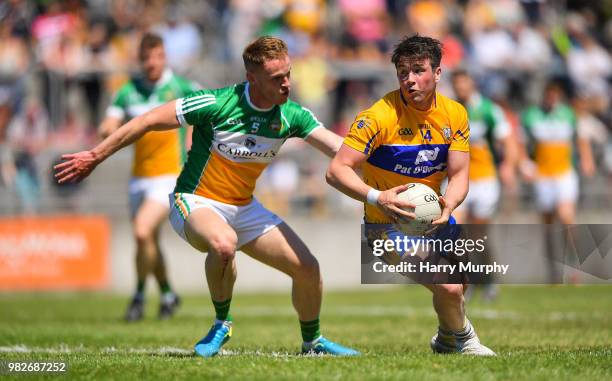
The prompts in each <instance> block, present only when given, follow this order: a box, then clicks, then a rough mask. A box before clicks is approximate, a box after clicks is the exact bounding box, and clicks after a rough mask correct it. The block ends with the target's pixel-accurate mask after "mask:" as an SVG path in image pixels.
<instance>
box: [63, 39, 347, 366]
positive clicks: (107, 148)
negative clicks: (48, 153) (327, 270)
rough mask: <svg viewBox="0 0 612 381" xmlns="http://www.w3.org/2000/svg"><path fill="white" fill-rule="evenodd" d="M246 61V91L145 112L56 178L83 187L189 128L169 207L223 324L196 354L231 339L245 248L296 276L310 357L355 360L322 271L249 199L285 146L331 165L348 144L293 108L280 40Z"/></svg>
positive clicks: (248, 53)
mask: <svg viewBox="0 0 612 381" xmlns="http://www.w3.org/2000/svg"><path fill="white" fill-rule="evenodd" d="M243 60H244V64H245V68H246V77H247V83H243V84H238V85H234V86H230V87H228V88H224V89H219V90H212V91H211V90H202V91H199V92H196V93H194V94H192V95H190V96H188V97H185V98H180V99H177V100H176V101H171V102H169V103H166V104H165V105H163V106H161V107H159V108H156V109H154V110H152V111H150V112H147V113H145V114H143V115H142V116H139V117H137V118H135V119H133V120H131V121H130V122H128V123H126V124H125V125H123V126H122V127H120V128H119V129H118V130H117V131H115V132H114V133H113V134H111V135H110V136H109V137H108V138H107V139H106V140H104V141H103V142H102V143H101V144H99V145H98V146H97V147H95V148H93V149H92V150H90V151H83V152H79V153H75V154H69V155H64V156H63V158H64V160H66V161H65V162H64V163H62V164H59V165H57V166H56V178H57V179H58V181H59V182H61V183H63V182H69V181H79V180H81V179H83V178H85V177H86V176H87V175H89V173H90V172H91V171H93V170H94V168H95V167H96V166H97V165H98V164H99V163H101V162H102V161H103V160H104V159H106V158H107V157H108V156H110V155H111V154H113V153H114V152H116V151H117V150H118V149H120V148H122V147H125V146H126V145H128V144H130V143H132V142H134V141H135V140H136V139H138V138H139V137H140V136H142V135H143V134H144V133H145V132H147V131H156V130H172V129H176V128H178V127H179V126H181V125H182V126H185V125H188V124H192V125H193V126H194V130H193V143H192V146H191V150H190V152H189V155H188V159H187V163H186V164H185V166H184V167H183V170H182V172H181V175H180V176H179V179H178V181H177V185H176V188H175V190H174V194H173V195H172V197H171V200H170V202H171V204H172V211H171V216H170V220H171V222H172V226H173V227H174V229H175V230H176V231H177V233H178V234H179V235H180V236H181V237H183V238H184V239H185V240H186V241H187V242H188V243H189V244H190V245H191V246H193V247H194V248H195V249H197V250H199V251H202V252H208V255H207V257H206V266H205V267H206V278H207V282H208V287H209V290H210V293H211V297H212V302H213V305H214V307H215V312H216V320H215V322H214V323H213V326H212V327H211V329H210V330H209V332H208V334H207V335H206V336H205V337H204V338H202V339H201V340H200V341H199V342H198V343H196V345H195V352H196V354H198V355H200V356H203V357H211V356H214V355H216V354H217V353H218V352H219V350H220V349H221V346H222V345H223V344H224V343H225V342H227V340H229V339H230V337H231V334H232V327H233V324H232V318H231V316H230V314H229V309H230V303H231V299H232V291H233V286H234V282H235V280H236V265H235V253H236V250H238V249H240V250H242V251H243V252H245V253H246V254H248V255H250V256H251V257H253V258H254V259H256V260H258V261H260V262H262V263H264V264H267V265H269V266H272V267H274V268H276V269H278V270H280V271H282V272H284V273H285V274H287V275H289V276H290V277H291V278H292V281H293V288H292V300H293V305H294V307H295V309H296V311H297V314H298V318H299V321H300V327H301V333H302V340H303V343H302V351H303V352H305V353H324V354H331V355H336V356H354V355H358V354H359V352H357V351H355V350H353V349H350V348H346V347H343V346H341V345H339V344H336V343H334V342H332V341H329V340H327V339H326V338H325V337H323V336H322V335H321V333H320V328H319V313H320V309H321V296H322V282H321V274H320V271H319V264H318V262H317V260H316V258H315V257H314V256H313V255H312V254H311V253H310V251H309V250H308V248H307V247H306V245H305V244H304V242H302V240H301V239H300V238H299V237H298V236H297V234H295V233H294V232H293V230H292V229H291V228H290V227H289V226H288V225H287V224H286V223H284V222H283V221H282V220H281V219H280V218H279V217H278V216H276V215H275V214H273V213H271V212H270V211H268V210H267V209H265V208H264V207H263V206H262V205H261V204H260V203H259V202H258V201H257V200H256V199H255V198H253V195H252V191H253V188H254V186H255V181H256V179H257V177H258V176H259V175H260V174H261V172H262V171H263V170H264V168H265V167H266V165H267V164H268V163H269V162H270V161H271V160H273V159H274V157H275V156H276V155H277V153H278V150H279V148H280V146H281V145H282V144H283V142H284V141H285V140H286V139H288V138H291V137H298V138H302V139H304V140H305V141H306V142H308V143H309V144H310V145H312V146H313V147H315V148H317V149H318V150H320V151H321V152H323V153H325V154H326V155H328V156H330V157H331V156H333V155H334V154H335V152H337V151H338V149H339V147H340V146H341V144H342V138H341V137H339V136H338V135H336V134H334V133H332V132H331V131H329V130H327V129H326V128H324V127H323V125H322V124H321V123H320V122H319V121H318V120H317V119H316V118H315V117H314V115H313V114H312V113H311V112H310V111H309V110H308V109H306V108H304V107H301V106H300V105H298V104H297V103H295V102H292V101H290V100H289V98H288V97H289V92H290V89H291V83H290V74H291V62H290V59H289V55H288V52H287V46H286V44H285V43H284V42H283V41H282V40H280V39H278V38H273V37H261V38H259V39H257V40H255V41H254V42H252V43H251V44H249V45H248V46H247V47H246V48H245V50H244V53H243Z"/></svg>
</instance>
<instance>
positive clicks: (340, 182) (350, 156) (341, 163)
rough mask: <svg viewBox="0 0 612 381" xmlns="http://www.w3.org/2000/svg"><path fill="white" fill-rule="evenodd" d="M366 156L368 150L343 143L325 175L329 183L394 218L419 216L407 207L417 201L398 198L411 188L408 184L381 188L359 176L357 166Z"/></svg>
mask: <svg viewBox="0 0 612 381" xmlns="http://www.w3.org/2000/svg"><path fill="white" fill-rule="evenodd" d="M366 158H367V156H366V155H365V154H364V153H362V152H359V151H357V150H355V149H353V148H351V147H349V146H347V145H346V144H343V145H342V147H340V150H339V151H338V153H337V154H336V156H335V157H334V159H333V160H332V161H331V163H330V164H329V167H328V168H327V173H326V175H325V179H326V180H327V183H328V184H329V185H331V186H333V187H334V188H336V189H338V190H339V191H340V192H342V193H344V194H346V195H347V196H349V197H352V198H354V199H355V200H358V201H361V202H368V203H371V204H373V205H376V206H377V207H379V208H380V209H381V210H383V211H384V212H385V213H386V214H387V215H388V216H390V217H391V218H393V219H397V217H398V216H402V217H404V218H408V219H414V218H415V217H416V216H415V214H414V213H410V212H407V211H405V210H404V209H406V208H414V205H413V204H411V203H409V202H406V201H401V200H398V199H397V195H398V193H401V192H403V191H405V190H406V189H408V187H407V186H406V185H400V186H397V187H394V188H391V189H388V190H386V191H383V192H379V191H378V190H377V189H373V188H372V187H370V186H369V185H367V184H366V183H364V182H363V180H362V179H361V178H360V177H359V175H358V174H357V172H356V169H357V168H360V167H361V165H362V164H363V163H364V162H365V161H366Z"/></svg>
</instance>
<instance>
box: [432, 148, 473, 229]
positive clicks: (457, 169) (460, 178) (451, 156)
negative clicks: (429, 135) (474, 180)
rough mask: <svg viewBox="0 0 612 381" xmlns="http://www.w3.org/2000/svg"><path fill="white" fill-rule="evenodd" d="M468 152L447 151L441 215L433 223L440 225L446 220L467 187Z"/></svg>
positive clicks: (466, 190) (457, 204)
mask: <svg viewBox="0 0 612 381" xmlns="http://www.w3.org/2000/svg"><path fill="white" fill-rule="evenodd" d="M469 171H470V153H469V152H464V151H448V187H446V193H444V197H440V198H439V200H440V204H442V215H441V216H440V218H438V219H437V220H435V221H432V224H433V225H441V224H445V223H447V222H448V219H449V218H450V216H451V213H452V212H453V210H455V208H456V207H458V206H459V205H460V204H461V203H462V202H463V200H464V199H465V196H467V193H468V188H469Z"/></svg>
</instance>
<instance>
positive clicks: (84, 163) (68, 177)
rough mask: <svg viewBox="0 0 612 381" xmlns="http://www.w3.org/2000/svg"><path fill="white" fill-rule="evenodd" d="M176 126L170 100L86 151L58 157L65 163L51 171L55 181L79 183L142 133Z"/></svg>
mask: <svg viewBox="0 0 612 381" xmlns="http://www.w3.org/2000/svg"><path fill="white" fill-rule="evenodd" d="M177 127H179V123H178V121H177V120H176V112H175V101H171V102H168V103H166V104H165V105H163V106H160V107H157V108H155V109H153V110H151V111H149V112H147V113H145V114H143V115H140V116H138V117H136V118H134V119H132V120H130V121H129V122H127V123H126V124H124V125H123V126H121V127H119V128H118V129H117V130H115V131H114V132H113V133H112V134H110V135H109V136H108V137H107V138H106V139H104V140H103V141H102V142H101V143H100V144H98V145H97V146H96V147H95V148H93V149H91V150H89V151H81V152H77V153H71V154H66V155H62V160H65V161H64V162H63V163H61V164H58V165H56V166H55V167H54V168H53V169H54V170H55V178H56V179H57V182H58V183H60V184H63V183H68V182H79V181H81V180H83V179H84V178H86V177H87V176H89V174H90V173H91V172H92V171H93V170H94V169H95V168H96V166H97V165H98V164H100V163H101V162H103V161H104V160H105V159H106V158H108V157H109V156H111V155H112V154H113V153H115V152H117V151H118V150H119V149H121V148H123V147H125V146H127V145H130V144H132V143H133V142H135V141H136V140H138V139H139V138H140V137H141V136H142V135H144V134H145V133H147V132H149V131H162V130H171V129H173V128H177Z"/></svg>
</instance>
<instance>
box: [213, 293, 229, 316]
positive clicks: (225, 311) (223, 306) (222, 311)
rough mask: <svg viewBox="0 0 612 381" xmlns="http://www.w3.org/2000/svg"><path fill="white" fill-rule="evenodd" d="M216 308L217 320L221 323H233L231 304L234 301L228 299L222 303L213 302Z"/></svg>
mask: <svg viewBox="0 0 612 381" xmlns="http://www.w3.org/2000/svg"><path fill="white" fill-rule="evenodd" d="M212 302H213V305H214V306H215V315H216V316H215V318H216V319H217V320H219V321H232V315H230V313H229V309H230V303H231V302H232V299H231V298H230V299H227V300H224V301H222V302H215V301H214V300H213V301H212Z"/></svg>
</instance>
